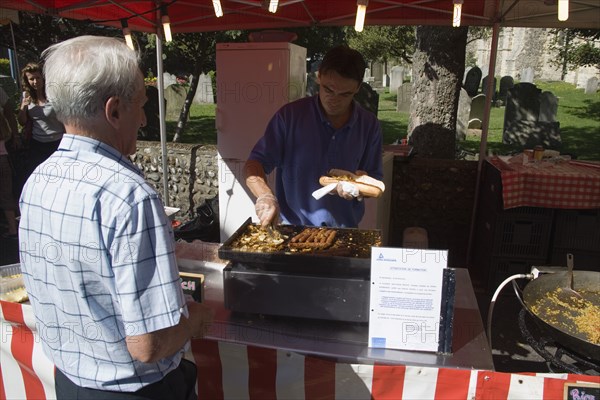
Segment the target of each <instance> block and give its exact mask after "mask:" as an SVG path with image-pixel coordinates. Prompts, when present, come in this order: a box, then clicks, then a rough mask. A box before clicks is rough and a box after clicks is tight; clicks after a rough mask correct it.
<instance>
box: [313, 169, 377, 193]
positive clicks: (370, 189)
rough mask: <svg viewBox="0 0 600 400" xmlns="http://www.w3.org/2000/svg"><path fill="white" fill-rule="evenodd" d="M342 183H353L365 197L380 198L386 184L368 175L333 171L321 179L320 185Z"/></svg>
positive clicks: (339, 170) (338, 170) (340, 170)
mask: <svg viewBox="0 0 600 400" xmlns="http://www.w3.org/2000/svg"><path fill="white" fill-rule="evenodd" d="M342 181H346V182H351V183H353V184H354V185H356V187H357V188H358V191H359V193H360V194H361V196H363V197H379V196H381V195H382V194H383V192H384V191H385V184H384V183H383V182H381V181H379V180H377V179H375V178H372V177H370V176H368V175H356V174H354V173H352V172H350V171H345V170H343V169H331V170H329V172H328V175H324V176H321V178H319V183H320V184H321V185H322V186H327V185H329V184H332V183H338V182H342Z"/></svg>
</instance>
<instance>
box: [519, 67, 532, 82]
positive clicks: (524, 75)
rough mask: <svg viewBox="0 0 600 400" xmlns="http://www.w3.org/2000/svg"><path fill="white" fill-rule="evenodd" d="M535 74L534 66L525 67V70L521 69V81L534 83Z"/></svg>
mask: <svg viewBox="0 0 600 400" xmlns="http://www.w3.org/2000/svg"><path fill="white" fill-rule="evenodd" d="M533 75H534V72H533V68H531V67H527V68H523V70H522V71H521V79H520V81H521V83H533Z"/></svg>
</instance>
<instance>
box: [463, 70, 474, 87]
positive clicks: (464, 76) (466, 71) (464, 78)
mask: <svg viewBox="0 0 600 400" xmlns="http://www.w3.org/2000/svg"><path fill="white" fill-rule="evenodd" d="M472 68H473V67H466V68H465V73H464V74H463V79H462V83H463V86H465V82H466V80H467V75H468V74H469V71H470V70H471V69H472Z"/></svg>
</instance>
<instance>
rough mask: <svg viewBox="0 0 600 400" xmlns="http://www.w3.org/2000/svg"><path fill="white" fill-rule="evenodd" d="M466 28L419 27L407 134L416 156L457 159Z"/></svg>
mask: <svg viewBox="0 0 600 400" xmlns="http://www.w3.org/2000/svg"><path fill="white" fill-rule="evenodd" d="M467 32H468V28H467V27H460V28H452V27H441V26H419V27H417V35H416V37H417V43H416V46H415V54H414V57H413V96H412V101H411V105H410V121H409V125H408V133H409V137H410V139H409V140H410V143H411V144H412V145H413V146H414V147H415V150H416V152H417V154H419V155H420V156H424V157H430V158H454V155H455V147H456V114H457V110H458V97H459V95H460V88H461V86H462V78H463V74H464V71H465V49H466V43H467Z"/></svg>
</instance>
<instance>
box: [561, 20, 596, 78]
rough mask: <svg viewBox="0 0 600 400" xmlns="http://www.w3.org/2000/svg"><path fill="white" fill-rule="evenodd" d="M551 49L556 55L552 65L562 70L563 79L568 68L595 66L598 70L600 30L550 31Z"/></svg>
mask: <svg viewBox="0 0 600 400" xmlns="http://www.w3.org/2000/svg"><path fill="white" fill-rule="evenodd" d="M551 33H552V34H554V39H553V40H552V44H551V49H552V50H554V51H556V52H557V53H558V57H557V58H556V60H554V61H552V63H553V64H554V65H557V66H559V67H561V68H562V75H563V79H564V76H565V75H566V74H567V72H568V69H569V67H571V68H577V67H585V66H596V68H599V69H600V47H599V44H600V30H597V29H552V30H551Z"/></svg>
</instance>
